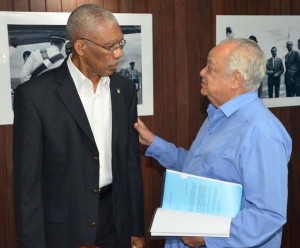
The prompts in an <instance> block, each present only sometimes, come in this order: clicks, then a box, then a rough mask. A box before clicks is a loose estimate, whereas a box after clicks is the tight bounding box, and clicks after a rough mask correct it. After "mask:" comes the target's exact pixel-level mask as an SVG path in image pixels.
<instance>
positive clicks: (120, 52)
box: [113, 47, 123, 58]
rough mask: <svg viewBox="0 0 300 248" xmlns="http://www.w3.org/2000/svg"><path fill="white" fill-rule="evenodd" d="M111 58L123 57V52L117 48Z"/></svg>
mask: <svg viewBox="0 0 300 248" xmlns="http://www.w3.org/2000/svg"><path fill="white" fill-rule="evenodd" d="M113 56H114V57H116V58H120V57H122V56H123V50H122V49H121V48H120V47H118V48H117V50H115V51H114V53H113Z"/></svg>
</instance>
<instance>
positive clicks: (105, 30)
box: [90, 22, 123, 41]
mask: <svg viewBox="0 0 300 248" xmlns="http://www.w3.org/2000/svg"><path fill="white" fill-rule="evenodd" d="M90 32H91V34H93V36H94V37H95V38H97V39H101V40H104V41H114V40H120V39H122V37H123V33H122V30H121V28H120V26H119V25H118V24H110V23H107V22H102V23H99V24H98V25H96V26H95V27H94V28H93V29H92V30H91V31H90Z"/></svg>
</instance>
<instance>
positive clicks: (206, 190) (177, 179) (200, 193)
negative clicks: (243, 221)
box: [162, 170, 243, 217]
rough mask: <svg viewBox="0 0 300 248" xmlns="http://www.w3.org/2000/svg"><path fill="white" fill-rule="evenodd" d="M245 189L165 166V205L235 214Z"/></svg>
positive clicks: (221, 214) (209, 212)
mask: <svg viewBox="0 0 300 248" xmlns="http://www.w3.org/2000/svg"><path fill="white" fill-rule="evenodd" d="M242 193H243V187H242V185H240V184H237V183H231V182H225V181H221V180H215V179H210V178H205V177H199V176H195V175H190V174H186V173H181V172H177V171H172V170H166V175H165V182H164V192H163V198H162V208H165V209H174V210H182V211H190V212H199V213H203V214H210V215H217V216H224V217H235V216H236V214H237V213H238V212H239V210H240V208H241V198H242Z"/></svg>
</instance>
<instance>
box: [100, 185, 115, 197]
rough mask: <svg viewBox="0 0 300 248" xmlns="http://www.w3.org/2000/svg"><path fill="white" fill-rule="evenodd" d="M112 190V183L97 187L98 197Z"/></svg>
mask: <svg viewBox="0 0 300 248" xmlns="http://www.w3.org/2000/svg"><path fill="white" fill-rule="evenodd" d="M111 190H112V183H111V184H108V185H105V186H103V187H101V188H100V189H99V198H104V197H105V196H107V195H108V194H109V193H110V192H111Z"/></svg>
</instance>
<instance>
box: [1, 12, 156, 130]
mask: <svg viewBox="0 0 300 248" xmlns="http://www.w3.org/2000/svg"><path fill="white" fill-rule="evenodd" d="M69 15H70V13H66V12H11V11H1V12H0V33H1V35H0V75H1V80H0V101H1V105H2V107H1V108H0V125H9V124H13V97H14V96H13V93H14V90H15V88H16V87H17V86H18V85H19V84H20V83H21V81H20V79H19V75H20V72H21V70H22V67H23V65H24V63H25V61H23V56H24V52H25V51H27V50H30V51H33V50H36V49H40V48H42V47H45V46H49V36H50V34H52V35H53V34H55V35H61V36H65V37H66V38H67V34H66V30H65V26H66V23H67V20H68V17H69ZM114 15H115V16H116V18H117V20H118V22H119V24H120V26H121V29H122V31H123V34H124V39H125V40H126V45H125V47H124V49H123V56H122V57H121V58H120V60H119V64H118V69H117V73H120V74H123V72H124V70H125V71H126V70H128V68H130V63H131V62H134V64H135V68H136V69H137V70H138V72H139V83H138V84H136V89H137V96H138V115H139V116H145V115H153V46H152V15H151V14H123V13H115V14H114ZM61 52H62V53H63V54H64V56H66V53H65V48H62V50H61ZM24 58H25V57H24ZM123 75H124V74H123ZM126 75H127V74H126Z"/></svg>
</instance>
